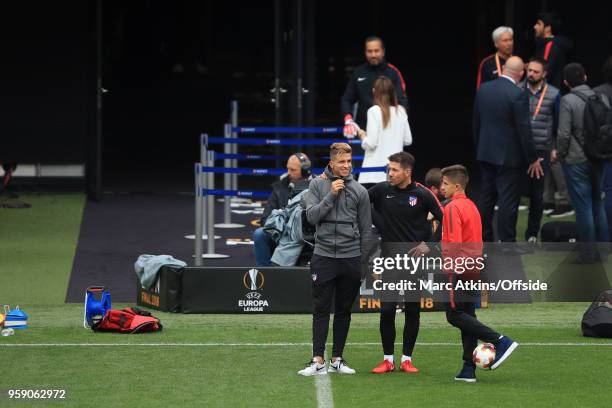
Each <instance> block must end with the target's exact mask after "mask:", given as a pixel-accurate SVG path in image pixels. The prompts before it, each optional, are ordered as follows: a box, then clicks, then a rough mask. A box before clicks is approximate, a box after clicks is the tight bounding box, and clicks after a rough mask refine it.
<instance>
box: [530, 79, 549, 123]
mask: <svg viewBox="0 0 612 408" xmlns="http://www.w3.org/2000/svg"><path fill="white" fill-rule="evenodd" d="M547 89H548V84H546V85H544V89H543V90H542V95H540V100H539V101H538V104H537V106H536V108H535V112H533V119H535V118H536V116H538V113H540V108H541V107H542V101H544V95H546V90H547Z"/></svg>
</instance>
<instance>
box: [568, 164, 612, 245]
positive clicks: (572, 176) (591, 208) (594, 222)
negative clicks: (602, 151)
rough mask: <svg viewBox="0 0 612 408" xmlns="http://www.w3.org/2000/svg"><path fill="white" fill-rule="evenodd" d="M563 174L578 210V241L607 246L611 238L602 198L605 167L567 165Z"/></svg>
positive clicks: (601, 165) (599, 165)
mask: <svg viewBox="0 0 612 408" xmlns="http://www.w3.org/2000/svg"><path fill="white" fill-rule="evenodd" d="M563 171H564V173H565V178H566V182H567V189H568V191H569V194H570V197H571V199H572V203H573V204H574V208H575V210H576V224H577V227H578V240H579V241H580V242H585V243H595V242H608V241H609V239H610V236H609V233H608V219H607V217H606V211H605V207H604V197H603V176H604V168H603V163H591V162H585V163H580V164H564V165H563ZM587 245H588V244H587ZM591 246H593V245H592V244H591Z"/></svg>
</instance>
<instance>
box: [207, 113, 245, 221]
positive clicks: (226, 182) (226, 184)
mask: <svg viewBox="0 0 612 408" xmlns="http://www.w3.org/2000/svg"><path fill="white" fill-rule="evenodd" d="M223 133H224V134H225V138H229V139H230V140H231V139H233V137H232V125H231V124H226V125H225V127H224V132H223ZM234 145H235V143H232V144H230V143H225V144H224V145H223V152H224V153H225V154H232V150H233V146H234ZM213 160H214V158H213ZM235 161H236V160H235V159H234V160H233V159H229V158H228V159H224V160H223V166H224V167H225V168H226V169H231V168H233V167H234V166H232V164H233V162H235ZM213 163H214V161H213ZM213 166H214V164H213ZM213 176H214V174H213ZM237 176H238V175H234V174H231V173H224V174H223V188H224V189H225V190H232V178H233V177H237ZM215 227H217V228H243V227H244V224H237V223H234V222H232V199H231V197H229V196H225V197H223V222H222V223H219V224H215Z"/></svg>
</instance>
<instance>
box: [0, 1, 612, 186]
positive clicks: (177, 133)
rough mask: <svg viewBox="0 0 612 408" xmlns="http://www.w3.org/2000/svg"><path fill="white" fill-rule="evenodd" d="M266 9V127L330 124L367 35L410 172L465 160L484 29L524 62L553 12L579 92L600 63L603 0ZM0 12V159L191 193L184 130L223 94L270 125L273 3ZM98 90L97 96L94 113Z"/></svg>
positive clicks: (24, 7)
mask: <svg viewBox="0 0 612 408" xmlns="http://www.w3.org/2000/svg"><path fill="white" fill-rule="evenodd" d="M279 3H280V4H281V6H280V11H279V13H278V15H279V16H280V18H279V19H278V25H279V28H280V37H279V38H280V39H281V43H280V51H281V58H280V60H279V61H278V65H279V68H280V78H281V85H282V86H283V87H284V88H286V89H288V92H287V93H286V94H284V95H283V96H282V97H281V105H282V109H281V110H280V112H279V115H280V124H282V125H296V124H297V123H299V122H300V120H301V123H302V124H303V125H315V126H316V125H319V126H323V125H335V126H338V125H340V121H341V117H340V112H339V105H340V96H341V94H342V91H343V89H344V87H345V84H346V82H347V78H348V77H349V75H350V73H351V72H352V70H353V69H354V67H355V66H357V65H359V64H361V63H362V62H363V61H364V56H363V39H364V38H365V37H366V36H368V35H371V34H377V35H380V36H382V37H383V39H384V40H385V42H386V46H387V57H388V60H389V61H390V62H392V63H393V64H394V65H396V66H397V67H398V68H400V70H401V71H402V72H403V74H404V77H405V78H406V83H407V93H408V97H409V100H410V106H411V110H410V124H411V128H412V132H413V137H414V144H413V146H412V147H411V148H410V151H411V152H413V153H414V154H415V156H416V158H417V168H416V174H417V177H422V175H423V174H424V172H425V171H426V170H427V169H428V168H429V167H431V166H444V165H448V164H453V163H457V162H462V163H466V164H468V165H472V164H473V160H474V157H473V152H472V150H473V149H472V145H471V141H470V140H471V137H470V131H471V108H472V100H473V96H474V92H475V78H476V69H477V66H478V63H479V61H480V59H481V58H482V57H484V56H486V55H487V54H489V53H491V52H492V51H493V47H492V43H491V31H492V30H493V29H494V28H495V27H497V26H499V25H502V24H505V25H510V26H512V27H513V28H514V29H515V53H516V54H517V55H520V56H522V57H524V58H528V57H529V56H530V55H531V53H532V44H533V30H532V26H533V24H534V22H535V15H536V13H537V12H538V11H542V10H554V11H556V12H558V13H559V15H560V16H561V18H562V20H563V22H564V27H563V30H562V31H563V33H565V34H567V35H568V36H569V37H571V38H572V39H573V40H574V43H575V47H574V52H573V54H572V58H571V59H572V60H574V61H578V62H581V63H583V64H584V66H585V68H586V70H587V74H588V76H589V84H590V85H597V84H599V83H600V82H601V65H602V64H603V61H604V59H605V57H606V56H607V55H610V54H612V28H611V27H612V24H611V23H612V2H598V1H582V2H579V3H577V2H552V1H542V0H541V1H518V0H517V1H508V0H507V1H484V0H475V1H469V2H468V1H465V2H453V3H440V2H422V3H419V4H418V9H417V8H416V7H417V6H416V4H415V3H410V2H403V3H399V2H380V1H365V2H330V1H320V0H316V1H305V0H302V1H300V0H287V1H280V2H279ZM0 7H1V8H2V12H1V13H0V16H1V17H0V33H1V35H0V45H1V52H2V56H3V58H2V60H3V62H2V63H1V64H0V77H1V78H2V84H3V86H2V89H1V91H0V109H1V111H0V112H1V113H2V115H1V119H0V161H5V162H6V161H17V162H21V163H38V162H39V163H48V164H55V163H87V165H88V167H87V171H88V176H89V177H88V187H89V188H88V190H89V191H90V193H93V195H94V196H95V195H96V194H95V193H96V191H97V193H99V192H100V191H102V190H104V191H108V190H111V191H122V190H128V191H135V190H146V191H167V190H170V191H191V186H192V181H191V180H192V168H193V162H194V161H196V160H197V159H198V155H199V150H198V139H199V134H200V133H201V132H208V133H210V134H211V135H216V136H218V135H221V133H222V126H223V123H225V122H227V121H228V117H229V103H230V101H231V100H233V99H236V100H238V101H239V104H240V114H239V117H240V123H241V124H245V125H274V123H275V111H274V105H273V104H272V103H271V102H270V99H271V97H272V94H271V93H270V89H271V88H273V87H274V77H275V75H274V67H275V58H274V55H275V54H274V39H275V30H274V24H275V2H274V1H273V0H267V1H259V2H241V1H234V2H227V1H212V0H208V1H200V2H196V1H190V2H187V1H150V0H149V1H146V0H133V1H119V0H98V1H90V2H85V1H63V2H45V3H43V2H33V1H24V2H19V3H18V4H11V5H10V6H9V5H4V4H3V5H2V6H0ZM300 10H301V11H300ZM299 25H301V27H302V41H299V38H298V37H299V36H298V34H297V33H298V31H299V30H298V27H299ZM298 49H301V50H302V54H301V56H298V55H297V50H298ZM299 71H303V75H302V76H303V78H304V87H305V88H307V89H309V91H310V92H309V93H308V94H306V95H304V99H303V101H304V110H303V112H302V118H301V119H299V118H298V116H297V115H298V114H297V113H296V110H295V108H294V105H295V103H294V101H295V98H296V94H295V89H296V83H295V77H296V73H299ZM99 85H101V86H102V87H103V88H105V89H107V90H108V92H107V93H105V94H104V95H103V96H101V97H100V98H101V99H102V101H103V104H102V109H97V103H96V101H97V96H98V88H99ZM241 149H242V148H241ZM241 151H244V152H247V151H249V150H241ZM252 151H253V152H264V151H265V152H266V153H270V149H269V148H265V147H259V148H257V147H255V148H254V149H253V150H252ZM309 152H310V153H313V152H312V151H309ZM283 153H289V150H285V151H284V152H283ZM316 153H317V154H318V153H320V154H323V151H321V152H316ZM274 164H275V163H262V162H241V166H254V167H265V166H271V165H274ZM315 165H316V166H319V165H322V163H321V162H320V161H319V162H315ZM98 169H100V170H101V178H100V177H96V176H97V170H98ZM242 180H246V181H245V184H246V183H248V182H249V180H248V179H243V178H241V185H243V184H242V183H243V181H242ZM257 180H258V183H260V184H262V185H265V184H268V183H269V182H270V179H266V178H263V179H262V178H259V179H257ZM249 185H250V184H249Z"/></svg>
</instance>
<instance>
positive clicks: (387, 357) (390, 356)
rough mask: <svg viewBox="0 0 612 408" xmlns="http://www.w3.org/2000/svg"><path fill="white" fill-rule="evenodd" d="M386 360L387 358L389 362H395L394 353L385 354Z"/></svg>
mask: <svg viewBox="0 0 612 408" xmlns="http://www.w3.org/2000/svg"><path fill="white" fill-rule="evenodd" d="M385 360H387V361H388V362H390V363H391V364H393V354H391V355H387V354H385Z"/></svg>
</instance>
